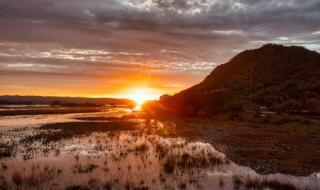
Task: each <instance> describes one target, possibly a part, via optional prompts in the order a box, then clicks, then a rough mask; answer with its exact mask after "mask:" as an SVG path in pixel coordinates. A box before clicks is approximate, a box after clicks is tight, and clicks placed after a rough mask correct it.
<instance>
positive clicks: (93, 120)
mask: <svg viewBox="0 0 320 190" xmlns="http://www.w3.org/2000/svg"><path fill="white" fill-rule="evenodd" d="M10 109H11V110H12V109H14V108H10ZM27 109H30V110H32V109H38V108H34V107H28V108H27ZM42 109H43V108H42ZM50 109H63V108H61V107H60V108H52V107H50ZM97 109H98V110H99V111H96V112H91V111H89V112H87V113H79V112H78V110H77V109H76V111H75V113H59V114H54V113H52V114H35V115H31V114H26V115H15V116H1V123H0V189H70V190H71V189H225V190H229V189H230V190H232V189H239V190H240V189H274V190H282V189H289V190H296V189H303V190H304V189H308V190H309V189H310V190H316V189H319V188H320V174H319V173H316V172H314V173H310V174H308V175H303V176H299V175H298V174H296V175H290V174H282V173H272V172H269V173H268V172H266V171H264V172H259V170H256V171H255V170H254V169H252V168H250V167H248V166H242V165H239V164H237V163H239V162H238V160H232V159H230V158H229V157H227V156H226V155H227V154H225V153H224V152H223V149H220V148H221V146H219V147H220V148H219V150H221V151H218V149H216V148H215V147H214V143H213V141H211V143H210V140H208V138H205V137H204V136H202V137H201V135H200V136H198V134H200V132H201V131H202V130H205V129H201V130H199V129H196V128H193V127H191V126H192V125H193V124H194V122H195V121H188V122H181V121H178V120H174V119H170V118H168V117H155V115H154V114H150V113H148V112H144V111H132V109H130V108H127V107H123V106H119V107H117V106H109V107H103V108H97ZM30 112H31V111H29V110H28V111H27V113H30ZM45 113H47V112H45ZM203 122H204V121H202V123H201V122H199V121H198V125H199V126H203V125H204V124H203ZM207 125H208V124H207ZM217 135H227V134H223V133H222V131H220V133H218V132H217ZM211 139H214V137H212V138H211ZM226 146H228V145H226ZM243 159H246V157H244V158H243ZM248 160H249V159H248ZM249 161H250V160H249ZM240 163H241V162H240ZM253 168H254V167H253ZM275 171H276V170H275Z"/></svg>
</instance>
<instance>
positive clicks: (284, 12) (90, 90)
mask: <svg viewBox="0 0 320 190" xmlns="http://www.w3.org/2000/svg"><path fill="white" fill-rule="evenodd" d="M265 43H278V44H283V45H298V46H304V47H306V48H309V49H312V50H315V51H318V52H319V51H320V0H304V1H303V0H1V1H0V95H44V96H87V97H125V95H126V94H128V93H130V92H132V91H134V89H139V88H141V89H143V88H149V89H152V90H153V92H154V94H157V95H161V94H166V93H168V94H174V93H176V92H178V91H180V90H182V89H185V88H188V87H190V86H192V85H194V84H196V83H199V82H200V81H201V80H202V79H203V78H204V77H205V76H206V75H207V74H209V73H210V72H211V71H212V70H213V69H214V68H215V67H216V66H217V65H219V64H223V63H225V62H227V61H228V60H230V59H231V58H232V56H234V55H236V54H238V53H240V52H241V51H243V50H246V49H254V48H257V47H260V46H261V45H263V44H265Z"/></svg>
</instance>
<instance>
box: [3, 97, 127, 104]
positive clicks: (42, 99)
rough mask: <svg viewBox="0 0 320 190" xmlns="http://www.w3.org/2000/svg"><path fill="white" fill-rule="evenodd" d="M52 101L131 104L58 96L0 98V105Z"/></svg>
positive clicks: (111, 99) (122, 100)
mask: <svg viewBox="0 0 320 190" xmlns="http://www.w3.org/2000/svg"><path fill="white" fill-rule="evenodd" d="M54 101H59V102H64V103H73V104H87V103H89V104H100V105H101V104H120V105H128V104H132V103H133V102H132V101H131V100H128V99H117V98H85V97H60V96H0V104H51V103H52V102H54Z"/></svg>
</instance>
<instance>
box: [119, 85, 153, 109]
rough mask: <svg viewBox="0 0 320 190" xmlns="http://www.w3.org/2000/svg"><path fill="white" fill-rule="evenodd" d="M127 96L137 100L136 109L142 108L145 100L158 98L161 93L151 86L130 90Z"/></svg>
mask: <svg viewBox="0 0 320 190" xmlns="http://www.w3.org/2000/svg"><path fill="white" fill-rule="evenodd" d="M125 96H126V97H127V98H129V99H131V100H133V101H135V102H136V104H137V105H136V107H135V108H134V110H140V109H141V106H142V104H143V103H144V102H146V101H148V100H155V99H157V98H158V97H159V94H158V93H157V92H156V91H155V90H153V89H151V88H137V89H132V90H130V91H129V92H128V94H127V95H125Z"/></svg>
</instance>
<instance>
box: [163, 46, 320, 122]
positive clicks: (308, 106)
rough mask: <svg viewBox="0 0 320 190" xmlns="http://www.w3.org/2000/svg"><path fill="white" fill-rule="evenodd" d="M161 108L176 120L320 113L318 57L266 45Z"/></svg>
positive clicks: (239, 57) (167, 98)
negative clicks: (232, 114) (255, 113)
mask: <svg viewBox="0 0 320 190" xmlns="http://www.w3.org/2000/svg"><path fill="white" fill-rule="evenodd" d="M161 103H162V104H163V105H165V106H166V107H167V108H169V109H170V110H171V111H172V112H174V113H176V114H178V115H187V116H197V115H215V114H221V113H225V112H240V111H247V112H250V111H254V110H258V111H259V110H261V109H263V110H268V111H274V112H278V113H281V112H294V113H305V114H319V113H320V54H319V53H317V52H315V51H310V50H308V49H305V48H303V47H297V46H290V47H286V46H282V45H275V44H267V45H264V46H262V47H261V48H258V49H254V50H246V51H243V52H242V53H240V54H238V55H236V56H235V57H233V58H232V59H231V60H230V61H229V62H227V63H225V64H222V65H220V66H218V67H216V68H215V69H214V70H213V71H212V72H211V73H210V74H209V75H208V76H207V77H206V78H205V79H204V80H203V81H202V82H201V83H199V84H197V85H195V86H193V87H191V88H189V89H186V90H184V91H182V92H180V93H178V94H176V95H173V96H163V97H161Z"/></svg>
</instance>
